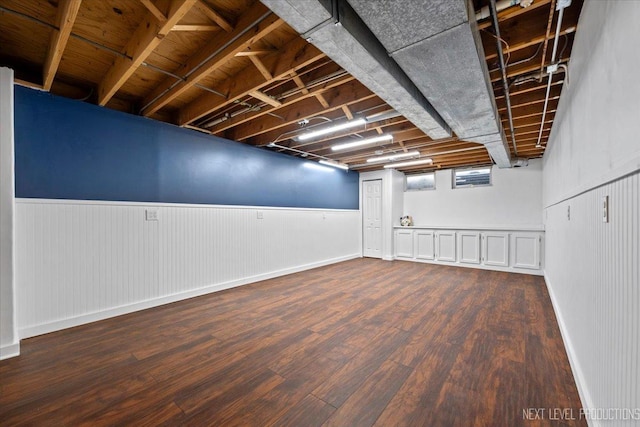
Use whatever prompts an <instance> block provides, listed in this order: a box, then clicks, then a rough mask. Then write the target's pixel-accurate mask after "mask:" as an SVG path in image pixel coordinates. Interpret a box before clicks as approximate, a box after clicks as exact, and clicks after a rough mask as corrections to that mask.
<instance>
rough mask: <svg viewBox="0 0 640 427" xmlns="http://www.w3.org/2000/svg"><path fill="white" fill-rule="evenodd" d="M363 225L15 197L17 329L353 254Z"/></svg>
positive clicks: (238, 210)
mask: <svg viewBox="0 0 640 427" xmlns="http://www.w3.org/2000/svg"><path fill="white" fill-rule="evenodd" d="M149 206H152V207H153V208H155V209H158V213H159V221H145V209H146V208H148V207H149ZM259 212H260V213H262V215H263V219H258V213H259ZM359 228H360V212H359V211H355V210H351V211H349V210H318V209H285V208H251V207H229V206H207V205H179V204H168V205H167V204H152V205H145V204H141V203H120V202H91V201H66V200H40V199H18V200H17V202H16V269H17V272H18V274H17V277H16V283H17V287H16V288H17V314H18V317H17V319H18V327H19V334H20V337H21V338H26V337H29V336H34V335H38V334H42V333H46V332H49V331H53V330H58V329H62V328H65V327H70V326H74V325H78V324H82V323H86V322H90V321H94V320H99V319H103V318H106V317H111V316H114V315H119V314H123V313H127V312H131V311H135V310H139V309H143V308H147V307H151V306H155V305H159V304H163V303H167V302H171V301H175V300H179V299H183V298H188V297H192V296H196V295H201V294H204V293H208V292H212V291H216V290H220V289H225V288H228V287H232V286H237V285H241V284H245V283H250V282H253V281H258V280H262V279H266V278H269V277H274V276H278V275H283V274H288V273H291V272H295V271H300V270H303V269H307V268H313V267H316V266H320V265H324V264H328V263H332V262H338V261H342V260H345V259H350V258H354V257H359V256H360V254H361V251H360V248H361V242H360V234H359Z"/></svg>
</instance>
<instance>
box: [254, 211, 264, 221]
mask: <svg viewBox="0 0 640 427" xmlns="http://www.w3.org/2000/svg"><path fill="white" fill-rule="evenodd" d="M256 218H258V219H264V212H262V211H257V212H256Z"/></svg>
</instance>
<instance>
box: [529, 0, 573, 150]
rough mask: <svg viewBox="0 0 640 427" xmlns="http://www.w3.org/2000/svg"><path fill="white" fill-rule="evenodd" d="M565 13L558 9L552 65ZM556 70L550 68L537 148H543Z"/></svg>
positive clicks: (554, 60) (562, 9)
mask: <svg viewBox="0 0 640 427" xmlns="http://www.w3.org/2000/svg"><path fill="white" fill-rule="evenodd" d="M563 15H564V7H563V8H560V9H559V10H558V24H557V26H556V35H555V37H554V40H553V51H552V52H551V65H554V64H555V62H556V52H557V51H558V40H559V39H560V26H561V25H562V16H563ZM553 72H554V70H553V69H551V70H549V80H548V82H547V94H546V95H545V97H544V107H543V108H542V121H541V122H540V132H538V142H536V148H541V147H542V145H540V143H541V141H542V131H543V129H544V119H545V117H546V115H547V105H548V104H549V94H550V93H551V80H552V79H553ZM567 75H568V73H567Z"/></svg>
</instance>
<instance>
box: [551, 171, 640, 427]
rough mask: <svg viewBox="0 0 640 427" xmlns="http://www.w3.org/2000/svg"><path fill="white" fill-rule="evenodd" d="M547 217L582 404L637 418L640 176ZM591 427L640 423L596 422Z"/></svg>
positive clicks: (554, 284) (555, 288)
mask: <svg viewBox="0 0 640 427" xmlns="http://www.w3.org/2000/svg"><path fill="white" fill-rule="evenodd" d="M604 196H609V222H603V220H602V197H604ZM568 206H570V207H571V218H570V219H569V218H567V207H568ZM546 211H547V235H546V238H547V242H546V245H545V247H546V260H545V263H546V267H545V278H546V281H547V286H548V288H549V291H550V294H551V299H552V301H553V303H554V308H555V309H556V315H557V317H558V323H559V325H560V330H561V331H562V333H563V337H564V340H565V345H566V347H567V352H568V354H569V359H570V361H571V365H572V368H573V372H574V375H575V377H576V383H577V385H578V389H579V391H580V394H581V397H582V400H583V405H585V406H586V407H588V408H605V409H606V408H622V409H632V410H636V411H638V410H639V409H637V408H640V174H639V173H636V174H634V175H631V176H628V177H626V178H622V179H620V180H617V181H615V182H612V183H609V184H606V185H604V186H602V187H599V188H596V189H594V190H591V191H589V192H586V193H583V194H580V195H578V196H576V197H574V198H572V199H569V200H566V201H564V202H562V203H559V204H557V205H553V206H550V207H548V208H547V209H546ZM636 413H637V412H636ZM590 425H606V426H630V425H638V421H637V420H636V421H624V420H622V419H617V420H612V421H598V420H595V421H593V422H591V423H590Z"/></svg>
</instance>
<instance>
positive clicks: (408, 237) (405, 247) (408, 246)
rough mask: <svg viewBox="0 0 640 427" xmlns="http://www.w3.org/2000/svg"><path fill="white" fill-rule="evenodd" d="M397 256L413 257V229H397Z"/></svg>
mask: <svg viewBox="0 0 640 427" xmlns="http://www.w3.org/2000/svg"><path fill="white" fill-rule="evenodd" d="M396 256H397V257H402V258H413V230H396Z"/></svg>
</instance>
